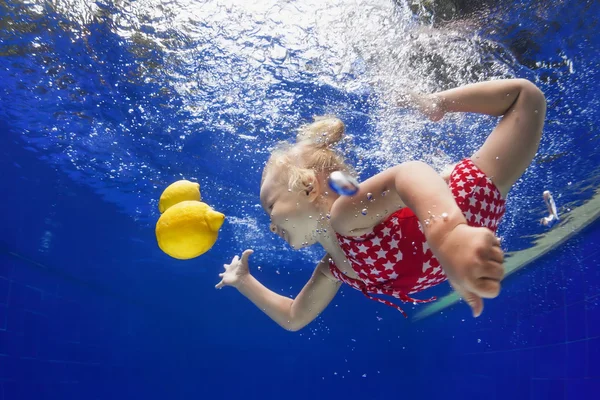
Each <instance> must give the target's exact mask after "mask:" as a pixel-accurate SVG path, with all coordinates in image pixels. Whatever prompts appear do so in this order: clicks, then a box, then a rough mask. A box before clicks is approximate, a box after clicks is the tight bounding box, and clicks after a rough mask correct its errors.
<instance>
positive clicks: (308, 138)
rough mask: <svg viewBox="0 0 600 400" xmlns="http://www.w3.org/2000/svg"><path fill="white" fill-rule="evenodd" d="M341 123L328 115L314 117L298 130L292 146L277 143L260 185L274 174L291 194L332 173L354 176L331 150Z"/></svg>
mask: <svg viewBox="0 0 600 400" xmlns="http://www.w3.org/2000/svg"><path fill="white" fill-rule="evenodd" d="M344 132H345V126H344V123H343V122H342V120H340V119H339V118H337V117H335V116H332V115H324V116H317V117H314V121H313V122H312V123H310V124H304V125H302V126H301V127H300V128H298V133H297V136H296V143H289V142H280V143H278V144H277V145H276V147H275V149H274V150H273V151H272V152H271V157H270V158H269V161H268V162H267V165H266V166H265V169H264V170H263V174H262V181H261V185H262V182H264V180H265V177H266V176H267V174H268V173H269V172H270V171H272V170H274V169H275V170H276V171H277V172H276V173H277V179H280V180H281V182H282V183H285V180H286V179H287V184H288V188H289V189H291V190H294V191H300V190H304V189H305V188H306V187H307V183H308V182H310V181H314V180H316V179H317V176H318V175H320V174H327V175H329V174H330V173H331V172H333V171H344V172H347V173H349V174H351V175H356V173H355V172H354V170H353V169H352V168H351V167H350V166H349V165H347V164H346V163H345V161H344V158H343V157H342V155H341V154H339V153H338V152H337V151H336V150H335V149H332V148H331V146H333V145H335V144H336V143H338V142H339V141H340V140H341V139H342V137H343V136H344Z"/></svg>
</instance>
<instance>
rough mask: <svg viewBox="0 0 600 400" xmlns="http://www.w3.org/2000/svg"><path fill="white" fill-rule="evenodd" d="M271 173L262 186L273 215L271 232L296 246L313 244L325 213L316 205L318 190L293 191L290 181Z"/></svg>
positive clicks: (263, 199)
mask: <svg viewBox="0 0 600 400" xmlns="http://www.w3.org/2000/svg"><path fill="white" fill-rule="evenodd" d="M274 174H275V172H272V173H269V174H267V176H266V177H265V180H264V182H263V185H262V187H261V188H260V200H261V204H262V206H263V209H264V210H265V211H266V212H267V214H269V216H270V217H271V225H270V229H271V232H273V233H276V234H278V235H279V236H281V237H282V238H283V239H284V240H285V241H286V242H288V243H289V244H290V245H291V246H292V247H293V248H294V249H299V248H302V247H306V246H310V245H312V244H314V243H315V242H316V241H317V239H316V237H317V235H316V230H317V229H318V226H319V225H318V221H319V220H320V218H321V212H320V210H319V209H318V207H317V206H316V201H315V199H316V197H317V194H316V189H314V188H313V189H312V190H311V191H308V194H307V191H300V192H297V191H290V190H288V187H287V184H286V183H281V182H279V181H278V180H277V179H275V177H274Z"/></svg>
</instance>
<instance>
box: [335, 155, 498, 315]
mask: <svg viewBox="0 0 600 400" xmlns="http://www.w3.org/2000/svg"><path fill="white" fill-rule="evenodd" d="M449 186H450V189H451V190H452V194H453V195H454V198H455V199H456V203H457V204H458V206H459V207H460V209H461V210H462V212H463V214H464V216H465V218H466V219H467V222H468V224H469V225H471V226H485V227H488V228H489V229H491V230H492V231H494V232H496V229H497V228H498V223H499V222H500V219H501V218H502V215H503V214H504V211H505V200H504V199H503V198H502V196H501V194H500V192H499V191H498V189H497V188H496V186H495V185H494V184H493V183H492V181H491V180H490V179H489V178H488V177H487V176H486V175H485V174H484V173H483V172H482V171H481V170H480V169H479V168H477V167H476V166H475V164H473V162H472V161H471V160H470V159H464V160H462V161H461V162H460V163H458V164H457V165H456V167H455V168H454V170H453V171H452V174H451V175H450V181H449ZM440 212H441V211H440ZM437 218H440V217H439V216H437ZM336 235H337V238H338V241H339V243H340V246H341V248H342V250H343V251H344V253H345V254H346V258H347V259H348V261H349V262H350V263H351V266H352V269H353V270H354V271H356V273H357V274H358V277H359V279H352V278H349V277H348V276H346V275H345V274H344V273H343V272H341V271H340V270H339V269H338V268H337V267H336V265H335V264H334V263H333V261H330V270H331V273H332V274H333V276H335V277H336V278H337V279H339V280H340V281H342V282H344V283H347V284H348V285H350V286H352V287H353V288H355V289H357V290H360V291H361V292H363V293H364V295H365V296H367V297H368V298H370V299H372V300H375V301H378V302H380V303H384V304H387V305H389V306H392V307H394V308H396V309H397V310H398V311H400V312H401V313H402V314H403V315H404V316H405V317H406V313H405V312H404V311H402V309H401V308H400V307H399V306H398V305H396V304H394V303H392V302H390V301H388V300H385V299H381V298H378V297H373V296H371V294H385V295H389V296H393V297H396V298H398V299H400V300H402V301H404V302H413V303H427V302H430V301H433V300H435V299H436V298H435V297H432V298H430V299H427V300H418V299H413V298H412V297H409V296H408V295H409V294H412V293H417V292H421V291H423V290H425V289H428V288H430V287H432V286H434V285H437V284H439V283H441V282H443V281H445V280H446V275H445V274H444V271H443V269H442V267H441V266H440V263H439V262H438V260H437V259H436V258H435V257H434V256H433V253H432V252H431V250H430V249H429V246H428V244H427V241H426V240H425V235H424V234H423V230H422V227H421V223H420V222H419V220H418V218H417V217H416V216H415V214H414V213H413V212H412V210H410V209H409V208H408V207H406V208H401V209H399V210H397V211H396V212H394V213H393V214H391V215H390V216H389V217H388V218H387V219H386V220H385V221H383V222H381V223H380V224H379V225H377V226H375V227H374V228H373V232H370V233H366V234H364V235H361V236H356V237H346V236H342V235H338V234H336Z"/></svg>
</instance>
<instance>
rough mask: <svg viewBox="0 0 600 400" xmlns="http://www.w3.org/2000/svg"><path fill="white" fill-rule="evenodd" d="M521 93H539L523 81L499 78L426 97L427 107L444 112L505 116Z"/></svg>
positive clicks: (533, 86)
mask: <svg viewBox="0 0 600 400" xmlns="http://www.w3.org/2000/svg"><path fill="white" fill-rule="evenodd" d="M523 90H529V91H536V92H539V89H537V88H536V87H535V85H533V84H532V83H531V82H529V81H528V80H526V79H499V80H492V81H486V82H478V83H472V84H469V85H465V86H461V87H457V88H454V89H450V90H446V91H443V92H438V93H435V94H432V95H428V96H426V97H427V98H428V99H429V101H431V105H430V106H433V107H441V111H442V112H444V113H450V112H470V113H479V114H487V115H493V116H496V117H499V116H501V115H504V114H506V112H507V111H508V110H509V109H510V108H511V106H512V105H513V104H514V103H515V101H516V99H517V97H518V96H519V94H520V93H521V92H522V91H523ZM540 93H541V92H540ZM541 98H543V95H541Z"/></svg>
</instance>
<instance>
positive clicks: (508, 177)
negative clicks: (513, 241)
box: [430, 79, 546, 197]
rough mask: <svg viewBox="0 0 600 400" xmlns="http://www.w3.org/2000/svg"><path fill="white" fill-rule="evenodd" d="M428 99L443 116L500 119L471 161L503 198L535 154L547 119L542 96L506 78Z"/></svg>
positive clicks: (519, 81) (528, 84) (521, 82)
mask: <svg viewBox="0 0 600 400" xmlns="http://www.w3.org/2000/svg"><path fill="white" fill-rule="evenodd" d="M431 97H432V98H433V99H432V100H434V102H435V104H436V106H438V107H441V109H442V112H443V113H447V112H474V113H481V114H488V115H495V116H503V117H502V120H501V121H500V122H499V123H498V125H497V126H496V128H495V129H494V130H493V131H492V133H491V134H490V135H489V136H488V138H487V139H486V141H485V143H484V144H483V146H481V148H480V149H479V150H478V151H476V152H475V154H474V155H473V157H472V161H473V163H474V164H475V165H476V166H477V167H479V168H480V169H481V170H482V171H483V172H484V173H485V174H486V175H487V176H488V177H489V178H490V179H491V180H492V181H493V182H494V184H495V185H496V187H497V188H498V190H500V193H501V194H502V196H503V197H505V196H506V194H507V193H508V191H509V190H510V188H511V187H512V185H513V184H514V183H515V182H516V181H517V179H519V177H520V176H521V175H522V174H523V172H525V170H526V169H527V167H528V166H529V164H530V163H531V161H532V160H533V157H534V156H535V153H536V152H537V149H538V146H539V143H540V138H541V136H542V128H543V126H544V118H545V116H546V99H545V97H544V94H543V93H542V92H541V91H540V90H539V89H538V88H537V87H536V86H535V85H534V84H533V83H531V82H529V81H527V80H524V79H508V80H497V81H489V82H481V83H475V84H471V85H466V86H463V87H459V88H456V89H451V90H447V91H444V92H439V93H436V94H435V95H433V96H431ZM431 97H430V98H431Z"/></svg>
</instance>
